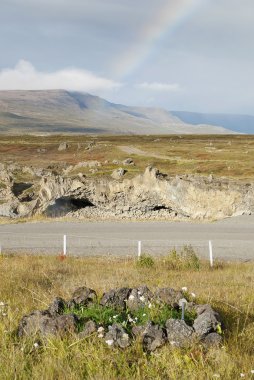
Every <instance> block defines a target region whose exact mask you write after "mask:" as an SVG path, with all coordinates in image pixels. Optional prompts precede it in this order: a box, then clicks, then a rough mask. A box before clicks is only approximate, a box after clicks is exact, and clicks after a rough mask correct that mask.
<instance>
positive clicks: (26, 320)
mask: <svg viewBox="0 0 254 380" xmlns="http://www.w3.org/2000/svg"><path fill="white" fill-rule="evenodd" d="M77 322H78V319H77V317H76V316H75V315H73V314H68V315H60V316H57V317H52V316H51V315H50V314H49V312H48V311H47V310H45V311H39V310H36V311H34V312H32V313H31V314H29V315H26V316H24V317H23V318H22V319H21V321H20V323H19V326H18V336H19V337H22V336H35V335H37V334H39V335H41V336H47V335H62V334H65V333H74V332H75V331H76V328H77Z"/></svg>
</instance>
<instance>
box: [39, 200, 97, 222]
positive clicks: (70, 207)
mask: <svg viewBox="0 0 254 380" xmlns="http://www.w3.org/2000/svg"><path fill="white" fill-rule="evenodd" d="M85 207H95V206H94V204H93V203H92V202H90V201H89V200H88V199H86V198H81V199H79V198H73V197H61V198H57V199H55V201H54V203H53V204H52V205H50V206H48V208H47V209H46V211H45V214H46V215H47V216H49V217H59V216H64V215H66V214H68V213H69V212H71V211H77V210H80V209H82V208H85Z"/></svg>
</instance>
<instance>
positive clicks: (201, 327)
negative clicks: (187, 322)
mask: <svg viewBox="0 0 254 380" xmlns="http://www.w3.org/2000/svg"><path fill="white" fill-rule="evenodd" d="M195 309H196V312H197V315H198V316H197V318H196V319H195V320H194V323H193V328H194V330H195V332H196V334H197V336H198V337H200V338H201V339H202V338H204V337H205V336H206V335H208V334H209V333H211V332H216V330H217V326H218V325H220V317H219V314H218V313H217V312H216V311H214V310H213V309H212V307H211V306H210V305H197V306H196V308H195Z"/></svg>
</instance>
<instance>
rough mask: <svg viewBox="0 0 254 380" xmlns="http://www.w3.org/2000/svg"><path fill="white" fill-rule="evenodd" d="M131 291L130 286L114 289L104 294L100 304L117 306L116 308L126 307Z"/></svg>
mask: <svg viewBox="0 0 254 380" xmlns="http://www.w3.org/2000/svg"><path fill="white" fill-rule="evenodd" d="M130 292H131V289H129V288H120V289H112V290H110V291H109V292H107V293H104V294H103V296H102V299H101V302H100V305H102V306H110V307H115V308H116V309H125V308H126V301H127V299H128V296H129V294H130Z"/></svg>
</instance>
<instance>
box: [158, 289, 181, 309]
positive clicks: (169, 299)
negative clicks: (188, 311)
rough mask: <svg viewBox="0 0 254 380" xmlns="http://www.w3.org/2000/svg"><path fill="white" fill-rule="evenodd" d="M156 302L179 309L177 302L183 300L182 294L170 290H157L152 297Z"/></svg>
mask: <svg viewBox="0 0 254 380" xmlns="http://www.w3.org/2000/svg"><path fill="white" fill-rule="evenodd" d="M154 298H155V300H156V301H158V302H161V303H164V304H166V305H168V306H171V307H173V308H175V309H179V301H180V299H182V298H184V296H183V293H182V292H180V291H177V290H174V289H172V288H161V289H157V290H156V292H155V295H154Z"/></svg>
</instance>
